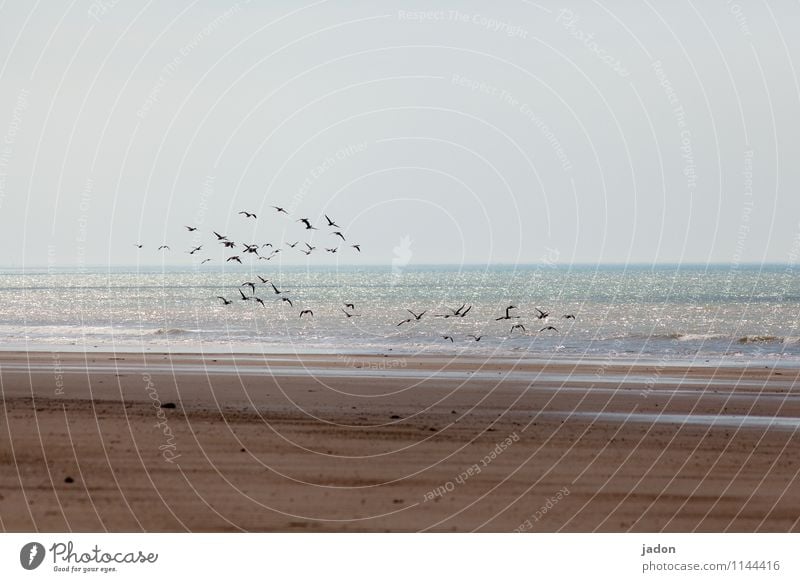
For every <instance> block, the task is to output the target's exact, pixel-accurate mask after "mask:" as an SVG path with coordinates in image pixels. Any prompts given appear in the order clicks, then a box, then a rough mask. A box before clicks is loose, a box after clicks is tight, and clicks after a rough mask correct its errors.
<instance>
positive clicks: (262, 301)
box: [253, 295, 266, 307]
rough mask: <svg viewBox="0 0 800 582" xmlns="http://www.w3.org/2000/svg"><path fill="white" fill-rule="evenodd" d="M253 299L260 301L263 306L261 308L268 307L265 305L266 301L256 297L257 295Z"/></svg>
mask: <svg viewBox="0 0 800 582" xmlns="http://www.w3.org/2000/svg"><path fill="white" fill-rule="evenodd" d="M253 299H255V300H256V301H258V302H259V303H260V304H261V307H266V305H264V300H263V299H261V298H260V297H256V296H255V295H253Z"/></svg>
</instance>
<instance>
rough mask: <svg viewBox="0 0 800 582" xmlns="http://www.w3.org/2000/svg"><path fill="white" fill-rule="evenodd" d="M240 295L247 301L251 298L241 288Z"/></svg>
mask: <svg viewBox="0 0 800 582" xmlns="http://www.w3.org/2000/svg"><path fill="white" fill-rule="evenodd" d="M239 295H241V296H242V301H247V300H249V299H250V298H249V297H248V296H247V295H245V294H244V292H242V290H241V289H239Z"/></svg>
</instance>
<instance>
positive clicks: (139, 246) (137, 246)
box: [133, 243, 142, 249]
mask: <svg viewBox="0 0 800 582" xmlns="http://www.w3.org/2000/svg"><path fill="white" fill-rule="evenodd" d="M133 246H135V247H136V248H137V249H140V248H142V245H140V244H139V243H133Z"/></svg>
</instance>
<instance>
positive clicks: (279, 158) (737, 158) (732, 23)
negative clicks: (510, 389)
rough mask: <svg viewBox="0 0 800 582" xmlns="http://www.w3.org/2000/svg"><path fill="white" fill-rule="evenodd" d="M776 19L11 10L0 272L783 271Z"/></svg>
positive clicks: (799, 107) (384, 6)
mask: <svg viewBox="0 0 800 582" xmlns="http://www.w3.org/2000/svg"><path fill="white" fill-rule="evenodd" d="M798 21H800V4H798V3H797V2H793V1H788V0H779V1H775V2H768V3H767V2H755V1H753V2H744V1H742V2H733V1H719V2H713V3H710V2H685V1H681V0H678V1H676V2H669V3H667V2H660V3H655V2H653V1H652V0H645V1H643V2H636V3H631V2H619V1H604V2H589V1H581V2H559V3H550V2H530V1H523V0H517V1H514V0H511V1H509V2H503V3H492V4H491V5H488V4H487V3H484V2H466V1H458V2H456V1H452V2H419V3H409V4H406V3H403V2H370V3H364V2H347V1H336V2H332V1H316V2H308V3H306V2H288V1H285V2H270V3H269V5H268V6H262V5H261V3H256V2H245V1H240V2H230V1H218V2H213V1H189V2H187V1H176V2H168V3H167V2H161V3H155V2H149V3H138V2H129V1H126V0H96V1H75V2H72V3H61V2H55V1H49V0H43V1H40V2H35V3H34V2H23V1H21V0H11V1H9V2H5V3H3V4H2V7H0V244H1V245H2V248H3V249H5V253H4V257H3V260H2V261H0V264H2V265H3V266H5V267H13V268H20V267H22V268H24V267H27V266H30V267H33V266H41V265H48V266H53V267H72V266H79V267H80V266H85V265H135V264H138V265H158V264H167V265H192V264H197V262H199V260H201V258H210V259H212V260H211V262H210V263H209V265H220V264H223V263H224V262H225V259H226V257H227V256H230V254H231V253H228V252H227V250H226V249H223V248H222V247H221V245H219V244H218V243H216V242H215V236H214V235H213V234H212V231H213V230H216V231H217V232H219V233H221V234H223V235H225V236H228V237H229V238H231V239H233V240H235V241H239V242H247V243H259V244H265V243H271V244H273V245H275V247H273V248H277V247H280V246H282V252H281V254H280V255H278V256H277V257H275V258H274V259H273V261H274V263H278V262H281V264H285V265H293V264H298V265H303V264H331V265H335V264H365V265H366V264H378V265H391V264H392V261H397V260H402V261H406V262H407V263H411V264H412V265H413V264H420V265H422V264H441V263H447V264H466V263H471V264H490V263H504V264H507V263H511V264H522V263H541V262H549V263H559V264H573V263H680V262H689V263H763V262H776V263H793V262H795V261H796V260H797V259H798V257H800V164H799V163H798V162H797V160H798V159H800V147H799V146H800V80H798V68H800V67H798V66H796V63H797V61H798V58H797V57H798V56H800V38H798V36H797V34H793V32H794V28H796V26H795V25H796V23H797V22H798ZM273 205H276V206H281V207H284V208H286V209H287V210H288V211H289V213H290V216H288V217H287V216H286V215H282V214H279V213H277V212H276V211H275V210H274V209H272V208H271V206H273ZM240 210H248V211H252V212H254V213H256V214H257V216H258V218H257V219H247V218H245V217H244V216H242V215H239V214H237V213H238V212H239V211H240ZM324 214H327V215H328V216H330V217H331V218H332V219H333V220H334V221H335V222H336V223H337V224H338V225H340V226H341V227H342V228H341V232H342V233H343V235H344V236H345V238H346V239H347V241H346V242H342V241H339V239H338V237H336V236H334V235H332V234H331V231H332V230H333V229H330V228H326V227H325V224H326V221H325V219H324V216H323V215H324ZM299 218H309V220H310V221H311V223H312V224H313V225H315V226H317V227H318V228H319V230H317V231H309V230H306V229H305V228H304V227H303V225H302V223H298V222H297V220H298V219H299ZM186 225H190V226H196V227H197V228H198V231H197V232H193V233H190V232H188V231H187V230H186V229H185V228H184V227H185V226H186ZM296 241H297V242H299V245H298V247H296V248H294V249H291V248H289V247H288V246H286V243H294V242H296ZM306 242H309V243H310V244H311V245H312V246H316V247H318V248H317V250H316V251H314V252H313V253H312V254H311V255H309V256H308V257H307V256H306V255H305V254H302V253H300V252H299V248H301V247H302V246H303V245H304V243H306ZM137 244H141V245H142V248H141V249H139V248H137V246H136V245H137ZM161 244H167V245H169V246H170V248H171V250H169V251H157V250H156V248H157V247H158V246H159V245H161ZM350 244H360V245H361V250H362V252H361V253H358V252H357V251H356V250H355V249H353V248H350V247H349V246H348V245H350ZM198 245H203V249H202V250H201V251H200V252H198V253H195V254H193V255H190V254H189V253H188V251H189V249H191V248H193V247H195V246H198ZM326 247H327V248H336V247H340V248H339V252H337V253H336V254H333V253H325V252H322V249H324V248H326ZM268 251H269V248H268V247H265V248H264V251H263V252H265V253H267V252H268ZM274 263H273V264H274Z"/></svg>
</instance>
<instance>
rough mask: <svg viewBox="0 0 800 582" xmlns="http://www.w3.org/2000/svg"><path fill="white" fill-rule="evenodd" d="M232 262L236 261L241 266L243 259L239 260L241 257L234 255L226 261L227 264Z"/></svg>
mask: <svg viewBox="0 0 800 582" xmlns="http://www.w3.org/2000/svg"><path fill="white" fill-rule="evenodd" d="M231 261H236V262H237V263H239V264H240V265H241V264H242V259H240V258H239V255H234V256H232V257H228V258H227V259H225V262H226V263H230V262H231Z"/></svg>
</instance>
